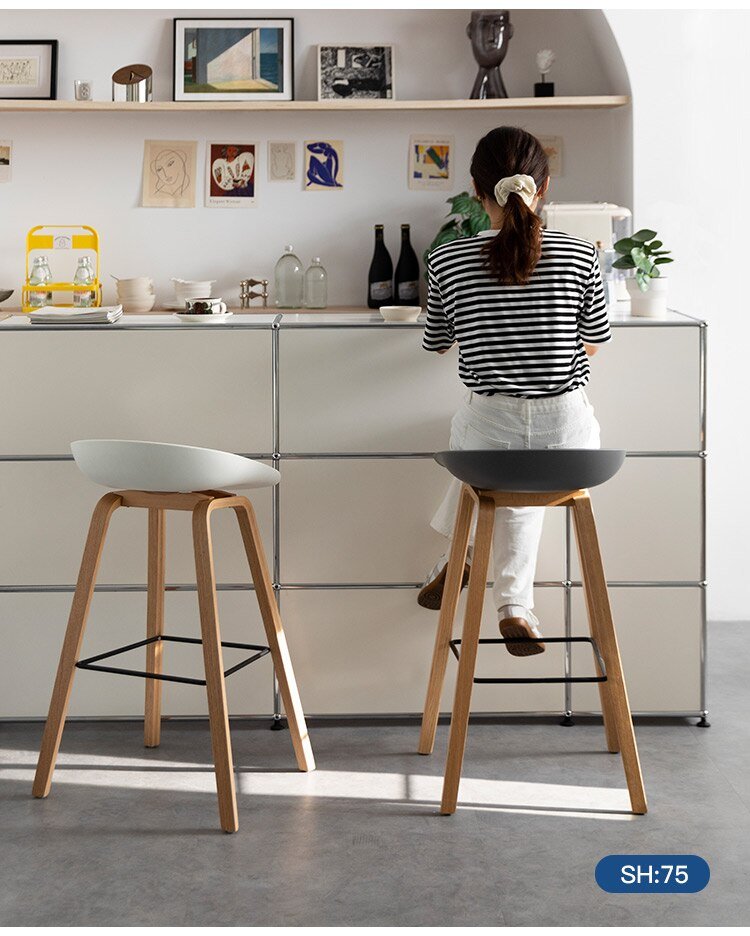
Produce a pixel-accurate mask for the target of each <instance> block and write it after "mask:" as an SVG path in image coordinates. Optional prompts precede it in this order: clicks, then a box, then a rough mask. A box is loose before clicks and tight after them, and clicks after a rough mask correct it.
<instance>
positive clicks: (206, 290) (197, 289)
mask: <svg viewBox="0 0 750 936" xmlns="http://www.w3.org/2000/svg"><path fill="white" fill-rule="evenodd" d="M172 282H173V283H174V298H175V301H174V304H173V305H174V308H175V309H178V310H180V311H183V312H184V311H185V301H186V300H187V299H210V298H211V291H212V289H213V286H214V283H215V282H216V280H184V279H175V278H174V277H173V278H172Z"/></svg>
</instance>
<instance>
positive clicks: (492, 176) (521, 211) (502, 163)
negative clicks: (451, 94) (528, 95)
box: [471, 127, 549, 286]
mask: <svg viewBox="0 0 750 936" xmlns="http://www.w3.org/2000/svg"><path fill="white" fill-rule="evenodd" d="M516 174H521V175H529V176H531V177H532V179H533V180H534V181H535V182H536V186H537V189H541V188H542V186H543V185H544V184H545V182H546V181H547V177H548V176H549V163H548V161H547V154H546V153H545V152H544V149H543V148H542V144H541V143H540V142H539V140H537V138H536V137H535V136H532V134H530V133H527V132H526V131H525V130H521V129H520V127H497V128H496V129H495V130H490V132H489V133H488V134H487V135H486V136H483V137H482V139H481V140H480V141H479V143H477V148H476V149H475V150H474V156H473V157H472V160H471V177H472V178H473V180H474V185H475V187H476V190H477V194H478V195H479V197H480V198H486V199H490V200H491V201H494V200H495V186H496V185H497V183H498V182H499V181H500V179H504V178H507V177H508V176H513V175H516ZM541 233H542V222H541V220H540V219H539V218H538V217H537V215H536V214H535V213H534V212H533V211H532V210H531V208H529V207H528V206H527V205H526V203H525V202H524V201H523V199H522V198H521V196H520V195H519V194H518V193H516V192H511V194H510V195H509V196H508V201H507V203H506V204H505V206H504V215H503V226H502V228H501V229H500V230H499V231H498V232H497V235H496V236H495V237H493V238H492V240H490V241H489V243H488V244H487V246H486V247H485V252H486V256H487V266H488V267H489V269H490V270H491V271H492V273H493V274H494V275H495V276H496V277H497V278H498V280H499V281H500V282H501V283H503V284H505V285H509V286H519V285H523V284H524V283H528V281H529V278H530V277H531V274H532V273H533V272H534V267H535V266H536V265H537V263H538V262H539V257H540V256H541V253H542V236H541Z"/></svg>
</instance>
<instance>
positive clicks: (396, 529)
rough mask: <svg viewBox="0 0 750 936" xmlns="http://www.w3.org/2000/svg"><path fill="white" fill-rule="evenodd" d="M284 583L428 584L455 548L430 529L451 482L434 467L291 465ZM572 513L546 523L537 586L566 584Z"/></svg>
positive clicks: (418, 463)
mask: <svg viewBox="0 0 750 936" xmlns="http://www.w3.org/2000/svg"><path fill="white" fill-rule="evenodd" d="M281 476H282V481H281V576H282V581H284V582H329V583H330V582H342V583H346V582H421V581H423V579H424V577H425V575H426V573H427V572H428V571H429V569H430V568H431V567H432V565H433V564H434V563H435V562H436V560H437V558H438V557H439V556H440V555H441V554H442V553H443V552H445V551H446V548H447V545H448V541H447V540H446V539H445V538H444V537H443V536H441V535H440V534H438V533H436V532H435V531H434V530H433V529H432V528H431V527H430V520H431V519H432V515H433V513H434V512H435V510H436V509H437V507H438V505H439V504H440V502H441V501H442V498H443V496H444V494H445V491H446V490H447V487H448V482H449V480H450V475H449V474H448V473H447V472H446V471H444V470H443V469H442V468H440V466H439V465H437V464H436V463H435V462H433V461H432V459H410V460H396V459H393V460H391V459H380V460H377V459H371V460H369V459H331V460H329V459H321V460H300V461H289V462H283V464H282V469H281ZM564 521H565V517H564V510H562V509H559V510H558V509H550V510H548V511H547V517H546V519H545V530H544V534H543V541H542V548H541V550H540V559H539V563H538V566H537V580H539V581H542V580H552V579H554V580H556V581H562V580H563V579H564V577H565V576H564V559H563V547H564V532H563V531H564Z"/></svg>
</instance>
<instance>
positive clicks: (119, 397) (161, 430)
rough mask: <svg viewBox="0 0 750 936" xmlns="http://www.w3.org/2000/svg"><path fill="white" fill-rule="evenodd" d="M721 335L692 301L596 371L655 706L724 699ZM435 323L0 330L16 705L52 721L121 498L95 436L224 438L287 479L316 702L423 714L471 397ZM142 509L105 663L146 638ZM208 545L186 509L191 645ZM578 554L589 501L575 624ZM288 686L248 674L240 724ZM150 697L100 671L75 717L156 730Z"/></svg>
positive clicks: (248, 631)
mask: <svg viewBox="0 0 750 936" xmlns="http://www.w3.org/2000/svg"><path fill="white" fill-rule="evenodd" d="M704 325H705V323H703V322H701V321H699V320H696V319H693V318H689V317H688V316H683V315H680V314H678V313H670V314H669V315H667V316H666V317H665V318H663V319H641V318H632V317H630V316H628V315H618V316H616V317H615V318H614V321H613V326H614V328H615V338H614V340H613V341H612V342H611V343H610V344H609V345H607V346H606V347H605V348H603V349H602V351H601V352H600V353H599V354H598V355H597V356H596V358H595V359H594V360H593V362H592V371H593V376H592V380H591V383H590V385H589V387H587V394H588V396H589V398H590V399H591V401H592V403H593V404H594V406H595V409H596V412H597V416H598V418H599V421H600V423H601V425H602V428H603V444H604V445H606V446H610V447H622V448H625V449H627V451H628V458H627V460H626V463H625V466H624V467H623V469H622V470H621V472H620V473H619V474H618V475H617V477H616V478H614V479H613V480H612V481H611V482H610V483H608V484H607V485H604V486H603V487H602V488H599V489H597V490H596V491H595V492H594V498H593V500H594V507H595V510H596V512H597V519H598V522H599V529H600V536H601V540H602V546H603V552H604V560H605V567H606V569H607V574H608V577H609V580H610V584H611V586H612V588H611V592H612V602H613V607H614V611H615V617H616V623H617V625H618V631H619V636H620V642H621V646H622V651H623V657H624V661H625V667H626V676H627V677H628V684H629V691H630V697H631V702H632V705H633V708H634V710H636V711H640V712H656V713H660V714H671V715H684V714H695V715H697V714H700V712H701V711H703V710H704V709H705V682H704V673H705V650H706V648H705V584H704V583H705V551H704V546H703V544H704V532H705V531H704V527H705V515H704V510H705V465H706V461H705V457H704V456H705V348H706V329H705V327H704ZM422 328H423V325H422V323H421V322H418V323H397V324H390V323H386V322H383V321H382V319H381V318H380V316H379V315H378V314H377V313H373V312H365V311H363V310H356V309H351V310H337V311H326V312H322V313H313V312H300V313H294V312H273V311H263V310H259V311H257V312H237V313H235V315H233V316H232V318H230V319H228V320H227V321H226V322H223V323H215V324H209V325H184V324H182V323H180V322H179V320H177V319H176V318H174V317H173V316H172V315H171V314H169V313H163V314H160V313H157V314H154V313H152V314H149V315H145V316H136V315H127V316H125V317H123V319H121V320H120V322H118V323H117V324H115V325H76V326H71V325H57V326H51V325H31V324H30V322H29V321H28V319H27V318H25V317H24V316H21V315H10V316H8V317H7V318H4V319H3V320H2V321H0V392H1V393H2V399H3V400H4V401H5V405H4V406H3V409H2V415H0V430H1V431H0V522H2V524H3V537H2V538H0V629H1V630H0V633H1V634H2V639H3V641H4V647H5V650H6V652H5V653H4V654H2V655H1V657H0V686H2V687H3V689H2V690H0V717H2V716H5V717H10V716H16V717H20V716H42V715H43V714H44V713H45V711H46V707H47V704H48V701H49V695H48V694H49V691H50V687H51V685H52V680H53V677H54V669H55V665H56V660H57V654H58V652H59V647H60V643H61V640H62V634H63V631H64V627H65V622H66V619H67V613H68V609H69V603H70V597H71V593H72V591H73V586H74V583H75V579H76V574H77V566H78V562H79V561H80V554H81V550H82V546H83V542H84V539H85V533H86V527H87V524H88V520H89V517H90V514H91V510H92V508H93V505H94V503H95V501H96V499H97V498H98V497H99V496H100V495H101V493H102V489H101V488H98V487H97V486H96V485H94V484H92V483H91V482H89V481H88V480H87V479H86V478H84V477H83V476H82V475H81V474H80V472H78V471H77V469H76V468H75V466H74V465H73V464H72V460H71V455H70V449H69V444H70V441H71V440H74V439H77V438H92V437H93V438H96V437H99V438H107V437H109V438H111V437H119V438H136V439H137V438H141V439H153V440H162V441H172V442H182V443H187V444H193V445H203V446H207V447H213V448H220V449H225V450H228V451H234V452H239V453H242V454H245V455H250V456H253V457H256V458H259V459H263V460H267V461H268V462H270V463H272V464H274V465H275V466H276V467H278V468H279V470H280V471H281V476H282V480H281V482H280V484H279V486H278V487H277V488H275V489H274V490H273V491H271V490H265V491H260V492H257V493H254V494H253V501H254V503H255V505H256V510H257V512H258V516H259V523H260V526H261V529H262V533H263V536H264V539H265V543H266V548H267V550H268V554H269V557H270V561H271V566H272V570H271V571H272V575H273V579H274V583H275V587H276V590H277V594H278V595H279V598H280V602H281V610H282V614H283V616H284V619H285V625H286V628H287V633H288V637H289V642H290V646H291V649H292V653H293V656H294V661H295V669H296V671H297V676H298V681H299V684H300V690H301V693H302V699H303V702H304V704H305V708H306V711H307V712H308V713H309V714H311V715H312V714H335V715H348V714H355V715H370V714H402V713H415V712H417V711H419V709H420V707H421V704H422V701H423V693H424V690H425V686H426V679H427V673H428V669H429V661H430V654H431V648H432V642H433V638H434V628H435V624H436V615H435V614H434V613H431V612H429V611H425V610H424V609H422V608H419V607H418V606H417V604H416V600H415V599H416V589H417V588H418V587H419V586H420V585H421V582H422V578H423V576H424V574H425V572H426V570H427V569H429V568H430V567H431V566H432V564H433V563H434V561H435V559H436V558H437V556H438V555H440V553H441V552H442V550H443V540H442V538H441V537H439V536H438V535H437V534H435V533H434V532H433V531H432V530H431V529H430V527H429V520H430V517H431V515H432V513H433V511H434V509H435V507H436V506H437V504H438V502H439V500H440V498H441V496H442V493H443V491H444V488H445V485H446V482H447V476H446V474H445V472H444V471H443V470H442V469H441V468H440V467H439V466H438V465H437V464H436V463H435V462H434V461H433V460H432V453H433V452H435V451H437V450H440V449H442V448H446V447H447V445H448V433H449V424H450V418H451V416H452V414H453V412H454V411H455V409H456V408H457V406H458V404H459V403H460V401H461V399H462V397H463V396H464V394H465V392H466V391H465V388H464V387H463V385H462V384H461V383H460V382H459V380H458V378H457V375H456V350H455V349H453V350H451V351H450V352H449V353H448V354H446V355H443V356H440V355H430V354H426V353H425V352H424V351H422V350H421V347H420V344H421V331H422ZM65 333H67V334H65ZM29 335H33V336H34V338H33V340H28V336H29ZM73 336H75V337H73ZM665 362H668V367H667V366H665ZM120 513H121V514H122V516H120V515H119V514H120ZM140 513H141V512H140V511H122V512H118V516H117V517H116V518H115V521H114V522H113V524H112V528H111V534H110V540H109V541H108V543H107V547H106V549H105V555H104V558H103V561H102V567H101V572H100V576H99V583H100V584H99V587H98V588H97V592H96V595H95V598H94V603H93V608H92V614H91V618H90V622H89V627H88V632H87V636H86V642H85V644H84V652H85V653H86V654H94V653H97V652H103V651H104V650H106V649H109V648H111V647H113V646H117V645H121V644H127V643H130V642H133V641H134V640H137V639H139V638H140V636H141V635H142V633H143V629H144V627H145V581H146V574H145V573H146V569H145V544H146V531H145V527H144V526H143V523H142V518H140V517H139V516H138V515H139V514H140ZM225 519H226V518H222V517H220V516H219V517H217V518H216V526H215V530H214V540H215V547H216V568H217V580H218V582H219V586H218V587H219V609H220V614H221V621H222V630H223V634H224V639H226V640H238V641H242V640H243V639H244V640H245V641H248V640H250V641H252V640H253V639H255V638H259V637H260V634H261V626H260V621H259V619H258V615H257V610H256V609H255V607H254V604H253V601H252V600H251V598H250V596H248V594H247V591H248V587H249V586H248V573H247V569H246V568H244V567H243V563H242V556H241V550H239V549H238V546H239V543H238V541H237V539H236V531H235V530H234V528H233V527H232V526H231V524H230V523H229V521H227V522H226V523H225V522H224V520H225ZM189 532H190V531H189V518H186V517H185V516H182V515H175V516H170V518H169V521H168V543H167V552H168V563H167V581H168V583H169V585H168V589H167V623H168V631H169V632H171V633H175V634H186V635H192V634H195V633H198V631H199V625H198V621H197V613H196V608H195V593H194V592H195V585H194V574H195V573H194V563H193V557H192V552H191V546H190V536H189ZM570 545H571V540H570V529H569V525H568V523H567V521H566V512H565V511H563V510H559V511H554V510H550V511H548V516H547V519H546V521H545V531H544V535H543V542H542V548H541V551H540V559H539V564H538V567H537V586H538V587H537V591H536V611H537V614H538V616H539V617H540V619H541V620H542V625H543V628H544V632H545V633H546V634H548V635H550V636H552V635H561V634H564V633H573V634H579V633H581V632H583V631H584V629H585V609H584V605H583V601H582V594H581V588H580V579H579V574H578V569H577V558H576V557H575V555H574V554H573V551H572V550H571V548H570ZM488 598H489V591H488ZM483 626H484V631H485V634H484V635H485V636H492V635H494V634H496V627H497V625H496V621H495V615H494V613H493V609H492V608H491V607H490V604H489V601H488V604H487V607H486V613H485V621H484V625H483ZM646 645H647V646H648V653H644V652H643V647H644V646H646ZM31 648H33V649H31ZM487 653H488V656H487V657H484V656H483V657H482V659H480V670H483V671H484V672H486V673H487V674H492V673H495V674H497V675H513V674H516V675H517V672H518V667H519V665H523V666H524V670H525V671H526V672H528V674H529V675H533V676H544V675H559V674H560V673H561V672H563V671H564V669H565V668H566V667H572V669H573V670H574V671H575V672H577V673H579V674H581V675H585V674H589V672H590V667H591V661H590V659H589V657H590V654H588V655H587V654H581V656H580V658H579V657H578V656H577V654H576V652H575V651H574V652H573V654H572V656H569V657H568V658H565V657H564V655H563V651H562V650H561V649H559V648H557V647H553V646H552V645H551V646H550V649H549V650H548V652H547V653H545V654H542V655H540V656H538V657H534V658H530V659H528V660H523V661H522V662H521V663H519V662H518V661H517V660H515V658H512V657H510V656H509V655H508V654H504V655H500V654H498V653H493V652H492V651H490V650H488V651H487ZM134 662H137V663H138V665H140V663H141V662H142V661H140V660H137V661H135V655H134ZM167 666H168V667H169V669H170V671H172V672H184V673H185V674H186V675H189V674H191V673H195V674H198V673H199V670H200V659H199V655H198V656H196V655H195V652H194V650H193V651H192V652H191V650H190V649H187V648H185V647H183V646H180V645H174V647H173V646H172V645H170V647H169V653H168V661H167ZM264 667H265V672H264ZM480 675H481V673H480ZM271 682H272V680H271V672H270V668H269V665H267V664H266V662H265V661H261V662H260V663H259V664H257V666H256V667H253V668H249V669H247V670H243V671H242V672H240V673H238V674H237V676H236V677H235V678H234V679H233V680H230V681H229V683H228V691H229V695H230V703H231V706H232V711H233V712H234V713H237V714H243V713H256V714H262V713H269V712H270V711H271V710H272V707H273V706H272V703H271V698H272V695H271ZM450 682H451V680H450V679H449V680H448V683H450ZM449 691H450V690H449V689H446V697H445V700H444V701H445V703H446V705H445V707H446V708H448V704H447V703H448V694H447V693H448V692H449ZM142 692H143V689H142V686H141V685H140V684H139V683H138V682H137V681H135V680H128V679H118V678H117V677H115V676H106V675H102V674H96V673H88V672H87V673H82V674H79V676H78V677H77V679H76V687H75V690H74V692H73V698H72V707H71V712H72V713H73V714H78V715H87V714H88V715H94V714H95V715H133V716H136V715H138V714H139V713H142V704H143V701H142ZM474 703H475V704H474V707H475V709H476V710H477V711H491V712H497V711H501V712H548V713H549V712H552V713H555V712H562V711H568V710H573V711H596V710H597V709H598V693H597V691H596V688H595V687H592V686H588V685H576V686H575V687H573V688H572V690H571V687H567V688H566V687H561V686H555V685H539V686H503V687H493V686H477V687H476V691H475V695H474ZM164 704H165V712H166V713H168V714H173V715H190V714H203V713H204V711H205V708H204V705H205V702H204V695H203V693H202V692H201V691H200V690H197V691H196V690H195V689H194V688H191V687H188V686H184V685H175V684H168V685H167V686H165V703H164Z"/></svg>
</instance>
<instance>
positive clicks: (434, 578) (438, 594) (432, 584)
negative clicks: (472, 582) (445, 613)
mask: <svg viewBox="0 0 750 936" xmlns="http://www.w3.org/2000/svg"><path fill="white" fill-rule="evenodd" d="M470 567H471V546H470V547H469V549H468V551H467V553H466V565H465V566H464V574H463V578H462V580H461V588H465V587H466V584H467V582H468V581H469V570H470ZM447 568H448V553H443V555H442V556H441V557H440V558H439V559H438V561H437V562H436V563H435V565H434V566H433V567H432V569H431V570H430V572H429V574H428V575H427V578H426V579H425V583H424V585H423V586H422V588H421V589H420V592H419V594H418V595H417V604H419V605H421V606H422V607H423V608H429V610H430V611H439V610H440V605H441V604H442V602H443V589H444V588H445V577H446V573H447Z"/></svg>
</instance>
